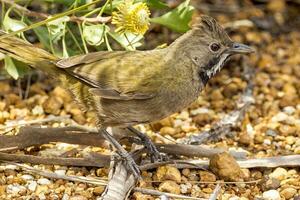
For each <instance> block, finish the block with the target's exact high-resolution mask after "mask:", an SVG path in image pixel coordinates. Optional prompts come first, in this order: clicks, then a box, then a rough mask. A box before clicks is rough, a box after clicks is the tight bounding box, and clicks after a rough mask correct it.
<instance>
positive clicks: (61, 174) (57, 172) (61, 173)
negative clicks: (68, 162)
mask: <svg viewBox="0 0 300 200" xmlns="http://www.w3.org/2000/svg"><path fill="white" fill-rule="evenodd" d="M66 172H67V171H66V170H65V169H58V170H55V171H54V173H55V174H57V175H60V176H63V175H66Z"/></svg>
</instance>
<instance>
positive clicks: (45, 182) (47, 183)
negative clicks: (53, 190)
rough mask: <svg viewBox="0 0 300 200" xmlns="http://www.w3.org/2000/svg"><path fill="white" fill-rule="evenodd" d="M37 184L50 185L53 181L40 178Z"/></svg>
mask: <svg viewBox="0 0 300 200" xmlns="http://www.w3.org/2000/svg"><path fill="white" fill-rule="evenodd" d="M37 182H38V184H40V185H50V184H51V181H50V180H49V179H46V178H40V179H39V180H38V181H37Z"/></svg>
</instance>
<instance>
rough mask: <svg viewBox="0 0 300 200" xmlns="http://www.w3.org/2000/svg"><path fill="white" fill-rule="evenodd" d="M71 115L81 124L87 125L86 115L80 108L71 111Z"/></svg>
mask: <svg viewBox="0 0 300 200" xmlns="http://www.w3.org/2000/svg"><path fill="white" fill-rule="evenodd" d="M70 113H71V114H72V118H73V119H74V120H75V121H76V122H77V123H79V124H84V123H86V118H85V116H84V113H83V112H82V110H80V109H79V108H73V109H71V110H70Z"/></svg>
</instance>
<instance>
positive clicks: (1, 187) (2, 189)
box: [0, 185, 6, 196]
mask: <svg viewBox="0 0 300 200" xmlns="http://www.w3.org/2000/svg"><path fill="white" fill-rule="evenodd" d="M5 191H6V185H0V196H1V195H5V193H6V192H5Z"/></svg>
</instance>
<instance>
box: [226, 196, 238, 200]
mask: <svg viewBox="0 0 300 200" xmlns="http://www.w3.org/2000/svg"><path fill="white" fill-rule="evenodd" d="M228 200H240V198H239V197H237V196H234V197H230V198H229V199H228Z"/></svg>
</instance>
